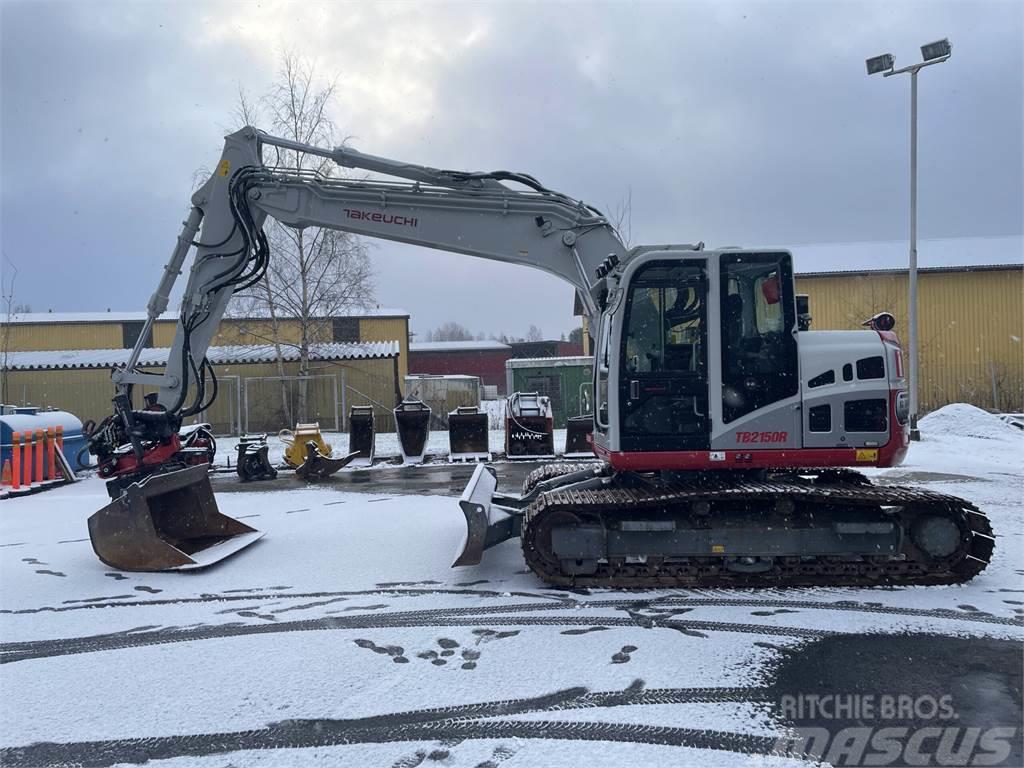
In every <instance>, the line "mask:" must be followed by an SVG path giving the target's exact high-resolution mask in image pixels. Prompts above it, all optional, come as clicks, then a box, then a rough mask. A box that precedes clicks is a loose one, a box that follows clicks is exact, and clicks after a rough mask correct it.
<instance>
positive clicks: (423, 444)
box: [395, 400, 430, 464]
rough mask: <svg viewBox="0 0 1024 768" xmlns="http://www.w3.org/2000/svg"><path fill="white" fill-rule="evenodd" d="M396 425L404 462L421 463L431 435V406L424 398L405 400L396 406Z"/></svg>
mask: <svg viewBox="0 0 1024 768" xmlns="http://www.w3.org/2000/svg"><path fill="white" fill-rule="evenodd" d="M395 426H396V427H397V428H398V444H399V447H400V448H401V449H402V463H403V464H419V463H421V462H422V461H423V455H424V454H425V453H426V452H427V438H428V437H429V436H430V406H429V405H427V404H426V403H424V402H423V401H422V400H403V401H402V402H400V403H399V404H398V406H397V407H396V408H395Z"/></svg>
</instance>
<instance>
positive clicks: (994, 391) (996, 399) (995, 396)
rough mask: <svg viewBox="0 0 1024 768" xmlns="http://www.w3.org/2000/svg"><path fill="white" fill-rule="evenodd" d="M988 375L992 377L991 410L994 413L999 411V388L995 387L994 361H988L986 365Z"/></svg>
mask: <svg viewBox="0 0 1024 768" xmlns="http://www.w3.org/2000/svg"><path fill="white" fill-rule="evenodd" d="M988 371H989V375H990V376H991V377H992V408H993V409H994V410H995V411H998V410H999V388H998V387H997V386H996V364H995V361H993V360H990V361H989V363H988Z"/></svg>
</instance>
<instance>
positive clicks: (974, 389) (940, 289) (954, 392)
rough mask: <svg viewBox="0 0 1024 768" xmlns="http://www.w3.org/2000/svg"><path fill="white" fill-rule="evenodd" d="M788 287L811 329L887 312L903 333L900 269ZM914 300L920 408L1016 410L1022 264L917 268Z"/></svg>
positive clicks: (1021, 376)
mask: <svg viewBox="0 0 1024 768" xmlns="http://www.w3.org/2000/svg"><path fill="white" fill-rule="evenodd" d="M796 288H797V292H798V293H806V294H808V295H809V297H810V305H811V315H812V317H813V318H814V322H813V325H812V329H814V330H849V329H859V328H860V327H861V323H862V322H863V321H864V320H866V319H867V318H869V317H871V316H872V315H874V314H876V313H878V312H882V311H889V312H892V313H893V315H894V316H895V317H896V332H897V334H899V337H900V340H901V341H902V342H903V344H904V346H906V344H907V342H908V340H909V339H908V335H907V334H908V330H907V329H908V321H907V275H906V273H900V274H872V273H870V272H869V273H856V274H835V275H822V276H803V275H797V277H796ZM918 302H919V308H918V312H919V315H918V324H919V325H918V327H919V343H920V359H919V365H920V371H921V382H920V387H919V389H918V396H919V398H920V403H919V406H920V411H921V413H927V412H928V411H931V410H935V409H936V408H940V407H942V406H943V405H946V404H947V403H951V402H967V403H972V404H974V405H977V406H979V407H981V408H995V407H997V406H998V408H999V409H1001V410H1003V411H1017V412H1019V411H1022V410H1024V269H1021V268H1019V267H1018V268H1015V269H1014V268H1010V269H1005V270H984V271H982V270H978V271H967V270H964V271H957V272H921V273H918ZM993 390H994V392H993ZM996 401H998V402H996Z"/></svg>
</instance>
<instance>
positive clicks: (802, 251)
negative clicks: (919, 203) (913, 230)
mask: <svg viewBox="0 0 1024 768" xmlns="http://www.w3.org/2000/svg"><path fill="white" fill-rule="evenodd" d="M782 249H783V250H788V251H789V252H790V253H792V254H793V269H794V271H795V272H796V273H797V275H801V274H808V273H815V272H863V271H879V270H889V269H897V270H904V269H906V268H907V265H908V259H909V255H908V249H909V243H908V241H907V240H880V241H876V242H862V243H820V244H809V245H792V246H782ZM917 264H918V267H924V268H931V267H979V266H988V265H1009V266H1019V265H1021V264H1024V235H1006V236H1000V237H950V238H943V239H934V240H918V242H917Z"/></svg>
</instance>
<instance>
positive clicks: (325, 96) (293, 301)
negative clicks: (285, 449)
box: [233, 53, 374, 423]
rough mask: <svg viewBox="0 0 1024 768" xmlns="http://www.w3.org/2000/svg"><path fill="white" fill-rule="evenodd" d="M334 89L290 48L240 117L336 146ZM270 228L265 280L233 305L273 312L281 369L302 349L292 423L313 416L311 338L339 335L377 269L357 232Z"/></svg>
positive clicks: (291, 169) (288, 168) (294, 169)
mask: <svg viewBox="0 0 1024 768" xmlns="http://www.w3.org/2000/svg"><path fill="white" fill-rule="evenodd" d="M335 89H336V84H335V83H334V82H323V81H322V80H320V78H319V77H318V75H317V72H316V67H315V66H314V65H313V64H312V63H310V62H308V61H306V60H304V59H302V58H300V57H298V56H296V55H294V54H290V53H286V54H284V55H283V56H282V57H281V62H280V66H279V70H278V74H277V78H276V80H275V82H274V83H273V84H272V85H271V87H270V90H269V91H268V92H267V93H266V94H265V95H264V96H263V97H262V98H259V99H257V100H251V99H249V98H248V97H247V96H246V94H245V93H244V92H240V93H239V101H238V107H237V109H236V111H235V117H236V119H237V120H238V121H239V122H241V123H242V124H246V125H255V126H257V127H260V128H263V129H264V130H266V131H268V132H269V133H273V134H274V135H277V136H281V137H283V138H287V139H291V140H293V141H296V142H301V143H304V144H313V145H316V146H323V147H332V146H336V145H337V144H340V143H343V141H339V134H338V131H337V127H336V125H335V123H334V121H333V120H332V119H331V116H330V108H331V104H332V101H333V98H334V94H335ZM268 152H269V151H268ZM264 162H265V163H267V164H268V165H270V166H271V167H272V168H274V169H275V170H278V171H281V172H282V173H289V174H292V173H294V174H300V173H301V174H308V173H309V172H313V173H316V174H319V175H321V176H328V177H329V176H333V175H336V174H337V168H336V166H335V165H334V164H333V163H332V162H331V161H330V160H328V159H327V158H323V157H317V156H312V155H308V154H305V153H303V152H295V151H291V150H283V149H282V150H280V151H275V152H274V154H273V155H268V156H266V157H264ZM265 229H266V232H267V240H268V242H269V244H270V252H271V256H270V266H269V267H268V269H267V272H266V275H265V276H264V278H263V280H261V281H260V282H259V283H257V284H256V285H254V286H252V287H251V288H250V289H248V290H247V291H245V292H244V293H242V294H238V295H236V296H235V298H234V303H235V306H234V308H233V309H234V313H235V314H236V315H237V314H255V315H258V316H260V317H265V318H266V319H267V321H268V324H269V331H270V339H269V342H270V343H271V344H273V346H274V349H275V352H276V357H277V368H278V374H279V375H281V376H284V359H283V358H284V350H285V349H286V348H288V347H292V348H297V351H298V356H299V371H298V374H299V382H298V397H297V403H296V409H295V413H292V411H291V406H290V400H289V398H288V397H287V393H286V390H285V389H284V388H283V390H282V407H283V410H284V413H283V415H284V418H285V420H286V421H288V422H289V423H291V422H293V421H303V420H306V419H307V418H308V416H307V402H308V384H309V381H308V379H309V376H310V362H309V356H310V350H311V345H312V344H313V343H314V342H316V341H325V340H327V341H329V340H331V339H332V338H333V332H332V322H333V318H334V317H337V316H344V315H346V314H350V313H351V312H352V311H353V310H357V309H360V308H365V307H367V306H369V304H370V303H371V302H372V300H373V288H374V286H373V270H372V267H371V264H370V259H369V255H368V248H367V246H366V244H365V243H364V242H363V240H361V239H360V238H358V237H356V236H355V235H352V234H349V233H347V232H338V231H335V230H330V229H324V228H322V227H307V228H305V229H294V228H292V227H286V226H283V225H282V224H280V223H278V222H277V221H274V220H271V219H268V220H267V223H266V225H265ZM293 324H294V325H297V327H298V339H297V340H296V339H294V338H291V337H289V336H288V334H286V333H285V328H286V326H289V325H293Z"/></svg>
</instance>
